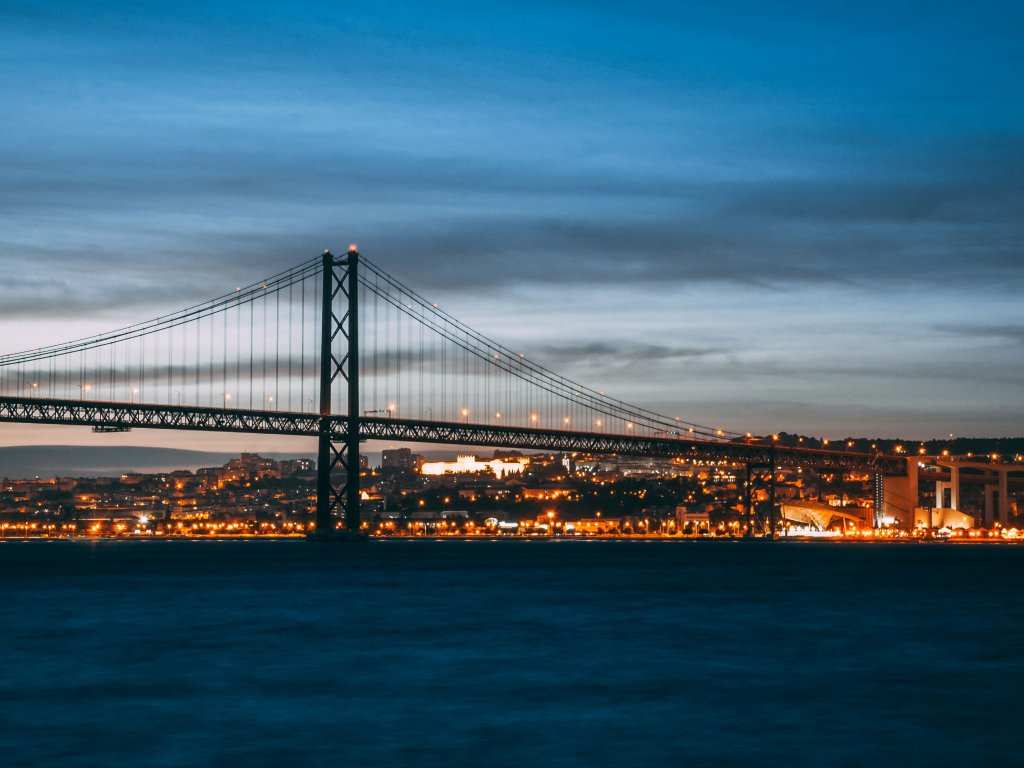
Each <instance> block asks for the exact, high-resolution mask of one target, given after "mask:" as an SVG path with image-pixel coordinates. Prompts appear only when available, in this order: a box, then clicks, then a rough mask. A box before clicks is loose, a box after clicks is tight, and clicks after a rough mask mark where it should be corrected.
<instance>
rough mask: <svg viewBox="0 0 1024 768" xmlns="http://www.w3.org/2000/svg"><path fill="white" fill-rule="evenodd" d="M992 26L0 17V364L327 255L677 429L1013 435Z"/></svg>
mask: <svg viewBox="0 0 1024 768" xmlns="http://www.w3.org/2000/svg"><path fill="white" fill-rule="evenodd" d="M1022 39H1024V5H1021V4H1020V3H1019V2H998V1H994V2H986V3H982V4H968V3H963V2H941V1H940V0H935V1H932V2H907V1H905V0H894V1H893V2H889V3H885V4H876V3H854V2H839V1H838V0H834V1H831V2H830V1H828V0H822V2H817V3H795V2H779V1H772V0H759V1H758V2H746V1H741V0H716V1H715V2H664V3H660V2H642V1H641V2H633V3H628V4H627V3H608V2H600V1H595V0H590V1H589V2H561V3H559V2H550V1H548V2H543V3H532V2H522V1H521V2H517V3H509V4H489V3H449V2H433V3H429V4H427V3H412V2H390V3H384V2H373V3H316V2H294V1H293V2H246V3H189V2H174V3H163V2H137V3H131V4H127V3H105V2H88V3H76V2H61V3H45V2H42V3H38V2H33V3H17V2H15V3H11V2H3V1H0V68H2V72H3V77H0V269H2V273H3V275H4V277H3V280H2V281H0V328H2V329H3V330H2V331H0V347H2V348H3V349H2V350H0V351H3V352H11V351H17V350H20V349H24V348H29V347H33V346H36V345H39V344H43V343H49V342H59V341H64V340H69V339H72V338H77V337H80V336H84V335H87V334H90V333H93V332H98V331H101V330H104V329H109V328H112V327H118V326H120V325H123V324H126V323H131V322H138V321H140V320H143V319H146V318H149V317H153V316H155V315H157V314H159V313H161V312H163V311H169V310H174V309H178V308H181V307H184V306H186V305H190V304H194V303H196V302H197V301H199V300H202V299H204V298H207V297H210V296H214V295H219V294H221V293H223V292H225V291H228V290H230V289H231V288H232V287H234V286H235V285H237V284H239V283H242V284H246V283H251V282H254V281H256V280H259V279H260V278H261V277H263V276H265V275H269V274H273V273H275V272H277V271H279V270H280V269H282V268H285V267H287V266H290V265H292V264H296V263H299V262H302V261H305V260H306V259H308V258H311V257H313V256H315V255H317V254H318V253H319V252H320V251H321V250H322V249H323V248H324V247H331V248H333V249H336V250H339V251H340V250H344V248H345V247H346V245H347V244H348V243H351V242H355V243H358V244H359V247H360V250H361V252H362V253H363V254H365V255H366V256H367V257H368V258H371V259H372V260H373V261H374V262H375V263H376V264H378V265H379V266H380V267H382V268H383V269H385V270H386V271H388V272H390V273H391V274H393V275H395V276H396V277H398V278H399V279H401V280H402V281H403V282H405V283H407V284H409V285H411V286H414V287H415V288H416V289H417V290H418V291H419V292H420V293H421V294H423V295H425V296H427V297H430V298H431V299H432V300H436V301H438V302H443V305H444V307H445V308H446V309H447V311H449V312H450V313H451V314H452V315H454V316H456V317H458V318H459V319H460V320H462V321H464V322H466V323H468V324H469V325H471V326H473V327H475V328H477V329H479V330H481V331H483V332H484V333H486V334H488V335H490V336H492V337H494V338H496V339H498V340H500V341H502V342H505V343H507V344H508V345H509V346H511V347H513V348H516V349H524V350H528V351H529V352H530V356H531V357H532V358H533V359H535V360H538V361H541V362H543V363H544V364H546V365H547V366H548V367H550V368H552V369H554V370H557V371H559V372H562V373H564V374H566V375H568V376H570V377H572V378H574V379H576V380H578V381H580V382H582V383H585V384H588V385H590V386H592V387H594V388H600V389H603V390H606V391H608V392H609V394H614V395H616V396H617V397H620V398H621V399H624V400H627V401H630V402H634V403H637V404H639V405H643V406H646V407H650V408H654V409H655V410H658V411H661V412H664V413H669V414H683V415H684V416H685V418H687V419H689V420H692V421H696V422H698V423H703V424H714V425H722V426H725V427H728V428H730V429H734V430H737V431H746V430H752V431H757V432H760V433H766V432H772V431H779V430H785V431H789V432H800V433H803V434H810V435H823V436H837V437H841V436H846V435H858V436H860V435H863V436H893V437H895V436H900V437H908V438H921V439H923V438H934V437H941V436H945V435H948V434H956V435H973V436H1004V435H1005V436H1009V435H1022V434H1024V409H1022V408H1021V391H1022V387H1021V382H1022V381H1024V355H1022V352H1024V310H1022V306H1021V303H1022V288H1024V252H1022V243H1024V84H1022V79H1021V77H1020V73H1021V72H1024V43H1022V42H1021V41H1022ZM117 437H118V442H119V443H124V442H125V441H126V439H130V440H132V441H137V442H138V443H139V444H151V445H187V446H188V447H197V448H202V449H206V450H223V449H225V448H227V447H228V446H231V447H235V446H239V447H241V448H246V449H262V450H271V449H273V450H297V449H299V443H296V442H295V441H291V442H289V441H281V440H279V439H271V438H262V437H253V436H245V437H229V436H216V435H210V436H196V435H188V434H176V433H164V434H159V433H152V432H150V433H133V434H132V435H131V436H130V437H129V438H126V437H125V436H123V435H118V436H117ZM98 439H101V438H99V437H95V436H92V435H91V433H88V432H87V431H85V430H82V429H77V430H76V429H68V428H56V427H25V426H17V425H2V426H0V444H7V445H10V444H19V443H24V444H29V443H36V444H39V443H89V442H91V441H94V440H98ZM108 439H109V438H108ZM302 445H304V443H303V444H302Z"/></svg>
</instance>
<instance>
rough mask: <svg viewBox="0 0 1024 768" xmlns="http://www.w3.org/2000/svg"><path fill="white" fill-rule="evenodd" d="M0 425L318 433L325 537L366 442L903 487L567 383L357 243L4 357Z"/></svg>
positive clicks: (852, 457)
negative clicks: (783, 473)
mask: <svg viewBox="0 0 1024 768" xmlns="http://www.w3.org/2000/svg"><path fill="white" fill-rule="evenodd" d="M595 373H599V372H595ZM0 421H5V422H22V423H39V424H67V425H84V426H92V427H93V428H94V429H96V430H97V431H123V430H128V429H133V428H146V429H177V430H201V431H202V430H205V431H217V432H243V433H263V434H276V435H303V436H308V437H311V438H313V437H315V438H316V439H317V441H318V462H317V476H318V481H317V515H316V525H317V530H318V532H319V533H320V534H321V535H329V533H331V532H334V531H336V530H338V529H339V527H341V528H342V529H343V530H344V531H346V532H347V533H348V534H350V535H353V534H356V533H358V530H359V525H360V515H359V499H360V487H359V445H360V442H362V441H366V440H387V441H395V442H418V443H442V444H450V445H467V446H492V447H496V448H515V449H524V450H549V451H567V452H568V451H578V452H588V453H605V454H608V453H614V454H625V455H638V456H651V457H664V458H683V459H689V460H693V461H726V462H732V463H737V464H743V465H746V467H747V472H748V478H749V477H750V476H751V474H752V473H755V472H757V471H759V470H762V471H763V470H764V469H766V468H767V469H771V470H773V471H772V472H771V475H772V477H773V478H774V468H777V467H814V468H818V469H821V470H828V471H835V472H850V471H856V472H864V473H872V474H874V475H875V476H876V478H882V477H883V476H889V477H896V476H905V475H906V474H907V463H906V460H905V459H903V458H900V457H892V456H883V455H875V454H871V455H869V454H863V453H853V452H848V451H830V450H815V449H802V448H794V447H783V446H779V445H776V444H775V442H774V441H772V440H771V438H768V439H758V440H755V439H753V438H752V437H751V436H750V435H749V434H748V433H738V432H734V431H729V430H725V429H722V428H712V427H708V426H705V425H701V424H699V423H696V422H691V421H687V420H684V419H682V418H680V417H674V416H673V417H669V416H663V415H661V414H658V413H655V412H653V411H651V410H648V409H646V408H641V407H638V406H634V405H631V404H629V403H626V402H623V401H621V400H618V399H616V398H614V397H611V396H609V395H606V394H605V393H604V392H603V391H600V390H595V389H592V388H591V387H588V386H585V385H583V384H580V383H577V382H575V381H571V380H570V379H567V378H565V377H563V376H560V375H558V374H557V373H555V372H553V371H551V370H548V369H547V368H546V367H544V366H543V365H541V364H540V363H538V362H536V361H534V360H533V359H532V358H531V357H529V356H528V355H527V354H526V353H525V352H524V351H516V350H512V349H509V348H508V347H506V346H504V345H502V344H501V343H499V342H497V341H494V340H492V339H490V338H488V337H487V336H485V335H483V334H481V333H478V332H477V331H474V330H473V329H472V328H470V327H468V326H466V325H465V324H463V323H460V322H459V321H458V320H456V319H455V318H454V317H452V316H451V315H449V314H448V313H447V312H445V311H444V310H442V309H440V308H439V307H438V306H437V304H434V303H431V302H430V301H428V300H426V299H425V298H423V297H422V296H420V295H419V294H418V293H417V292H415V291H414V290H412V289H411V288H409V287H408V286H407V285H405V284H403V283H401V282H400V281H398V280H397V279H396V278H394V277H392V276H391V275H389V274H388V273H386V272H385V271H383V270H382V269H380V268H379V267H377V266H376V265H374V264H373V262H372V261H370V260H368V259H366V258H365V257H363V256H361V255H360V254H359V253H358V251H357V250H356V249H355V247H351V248H349V250H348V251H347V252H346V253H345V254H344V255H342V256H336V255H334V254H332V253H331V252H330V251H325V252H324V253H323V255H322V256H320V257H317V258H315V259H311V260H309V261H307V262H305V263H302V264H300V265H298V266H296V267H293V268H291V269H288V270H286V271H283V272H280V273H278V274H276V275H273V276H271V277H269V278H267V279H265V280H261V281H259V282H256V283H252V284H249V285H246V286H244V287H243V286H239V287H238V288H236V289H235V290H234V291H232V292H230V293H228V294H225V295H222V296H219V297H217V298H214V299H211V300H209V301H205V302H202V303H200V304H196V305H193V306H191V307H188V308H186V309H183V310H181V311H178V312H173V313H170V314H165V315H162V316H160V317H157V318H155V319H152V320H148V321H145V322H142V323H138V324H134V325H130V326H127V327H124V328H120V329H117V330H114V331H111V332H109V333H103V334H99V335H94V336H90V337H88V338H83V339H77V340H74V341H69V342H64V343H59V344H54V345H51V346H46V347H38V348H34V349H29V350H24V351H21V352H14V353H9V354H3V355H0ZM879 485H881V481H879ZM748 506H749V482H748ZM772 508H773V509H774V503H773V504H772Z"/></svg>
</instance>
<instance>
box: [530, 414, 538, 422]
mask: <svg viewBox="0 0 1024 768" xmlns="http://www.w3.org/2000/svg"><path fill="white" fill-rule="evenodd" d="M537 419H538V416H537V414H536V413H531V414H530V421H531V422H532V423H534V424H536V423H537Z"/></svg>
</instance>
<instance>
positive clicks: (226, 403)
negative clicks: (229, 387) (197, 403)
mask: <svg viewBox="0 0 1024 768" xmlns="http://www.w3.org/2000/svg"><path fill="white" fill-rule="evenodd" d="M230 399H231V394H230V393H229V392H225V393H224V407H225V408H227V407H228V400H230ZM310 402H312V401H310Z"/></svg>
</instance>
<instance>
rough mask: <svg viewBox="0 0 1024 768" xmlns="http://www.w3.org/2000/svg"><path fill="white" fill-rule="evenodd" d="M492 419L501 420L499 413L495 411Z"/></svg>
mask: <svg viewBox="0 0 1024 768" xmlns="http://www.w3.org/2000/svg"><path fill="white" fill-rule="evenodd" d="M494 418H496V419H500V418H501V411H495V412H494Z"/></svg>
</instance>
